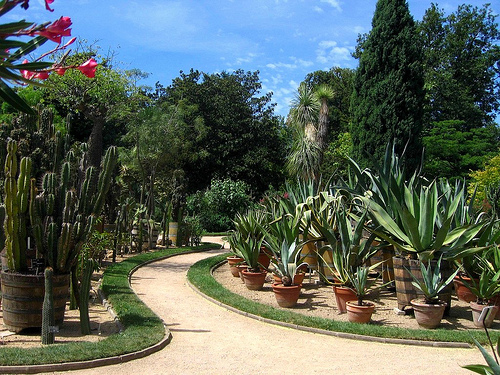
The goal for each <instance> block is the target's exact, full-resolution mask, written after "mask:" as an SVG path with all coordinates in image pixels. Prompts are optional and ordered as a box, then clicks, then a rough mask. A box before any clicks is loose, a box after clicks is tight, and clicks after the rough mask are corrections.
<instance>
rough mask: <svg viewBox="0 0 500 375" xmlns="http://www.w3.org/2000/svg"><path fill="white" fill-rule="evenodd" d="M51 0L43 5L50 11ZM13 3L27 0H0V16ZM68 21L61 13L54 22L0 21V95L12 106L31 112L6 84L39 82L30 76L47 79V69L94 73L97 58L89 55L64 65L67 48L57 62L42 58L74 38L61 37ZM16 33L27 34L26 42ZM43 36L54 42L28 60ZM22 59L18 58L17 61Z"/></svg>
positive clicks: (68, 31) (22, 3)
mask: <svg viewBox="0 0 500 375" xmlns="http://www.w3.org/2000/svg"><path fill="white" fill-rule="evenodd" d="M53 2H54V0H45V9H47V10H48V11H50V12H52V11H53V9H52V8H51V4H52V3H53ZM17 5H20V6H21V8H23V9H28V7H29V0H0V16H3V15H4V14H6V13H7V12H9V11H10V10H12V9H13V8H15V7H16V6H17ZM71 25H72V21H71V18H69V17H61V18H59V19H58V20H56V21H54V22H46V23H43V24H35V23H32V22H27V21H24V20H23V21H19V22H11V23H5V24H0V97H1V98H2V99H3V100H4V101H6V102H7V103H9V104H11V105H12V106H13V107H15V108H16V109H18V110H20V111H23V112H26V113H34V112H33V110H32V108H31V107H30V106H29V105H28V104H27V103H26V102H25V101H24V100H23V99H22V98H20V97H19V96H18V95H17V94H16V92H15V91H14V90H13V89H12V88H11V87H10V86H9V85H8V84H7V82H10V83H21V84H35V85H41V83H39V82H36V81H34V80H44V79H47V78H48V77H49V75H50V73H52V72H55V73H56V74H59V75H64V73H65V72H66V71H67V70H68V69H77V70H79V71H80V72H81V73H82V74H84V75H85V76H87V77H89V78H93V77H94V76H95V71H96V67H97V62H96V61H95V60H94V59H93V58H91V59H89V60H87V61H86V62H84V63H83V64H81V65H69V66H68V65H64V59H65V57H66V56H67V54H68V53H69V51H67V52H66V53H65V54H64V55H63V57H62V58H61V60H60V61H59V62H56V63H54V62H48V61H42V60H43V59H44V58H45V57H46V56H48V55H51V54H54V53H55V52H57V51H62V50H66V49H67V47H68V46H70V45H71V44H73V43H74V41H75V40H76V38H72V39H70V40H69V41H68V42H67V43H65V44H63V38H64V37H70V36H71ZM20 37H28V38H30V39H29V40H28V41H27V42H24V41H21V40H20ZM47 40H50V41H51V42H54V43H57V45H56V47H55V48H53V49H52V50H50V51H48V52H46V53H44V54H42V55H41V56H39V57H38V58H36V59H35V60H33V61H28V59H27V58H26V56H28V55H29V54H30V53H32V52H33V51H34V50H36V49H37V48H38V47H40V46H42V45H43V44H44V43H45V42H46V41H47ZM21 60H22V62H20V61H21Z"/></svg>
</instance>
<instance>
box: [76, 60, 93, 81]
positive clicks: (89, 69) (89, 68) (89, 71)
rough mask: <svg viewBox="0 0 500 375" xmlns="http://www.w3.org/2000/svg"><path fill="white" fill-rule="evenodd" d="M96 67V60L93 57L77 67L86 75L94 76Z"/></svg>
mask: <svg viewBox="0 0 500 375" xmlns="http://www.w3.org/2000/svg"><path fill="white" fill-rule="evenodd" d="M96 67H97V61H95V60H94V59H89V60H87V61H86V62H84V63H83V64H82V65H80V66H78V67H77V69H78V70H79V71H80V72H82V73H83V74H85V75H86V76H87V77H89V78H94V77H95V69H96Z"/></svg>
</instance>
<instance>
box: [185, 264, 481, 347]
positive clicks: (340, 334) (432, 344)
mask: <svg viewBox="0 0 500 375" xmlns="http://www.w3.org/2000/svg"><path fill="white" fill-rule="evenodd" d="M225 263H227V261H226V260H223V261H221V262H219V263H217V264H215V265H214V266H213V267H212V268H211V269H210V273H213V271H214V270H215V269H217V268H219V267H221V266H222V265H224V264H225ZM187 283H188V285H189V286H190V287H191V289H193V290H194V291H195V292H196V293H198V294H199V295H200V296H202V297H203V298H205V299H207V300H208V301H210V302H212V303H214V304H216V305H218V306H220V307H223V308H225V309H227V310H230V311H232V312H235V313H237V314H240V315H243V316H246V317H248V318H251V319H255V320H259V321H261V322H264V323H268V324H274V325H277V326H281V327H286V328H292V329H296V330H299V331H304V332H310V333H318V334H322V335H327V336H334V337H340V338H346V339H351V340H358V341H369V342H378V343H385V344H400V345H415V346H425V347H436V348H460V349H472V348H473V346H472V345H470V344H468V343H465V342H445V341H423V340H410V339H394V338H385V337H375V336H365V335H359V334H355V333H346V332H335V331H328V330H325V329H320V328H313V327H306V326H300V325H297V324H291V323H286V322H281V321H279V320H273V319H268V318H264V317H262V316H259V315H255V314H251V313H248V312H245V311H241V310H238V309H236V308H234V307H232V306H229V305H226V304H224V303H222V302H220V301H218V300H216V299H214V298H212V297H209V296H207V295H206V294H204V293H203V292H202V291H200V290H199V289H198V288H197V287H196V286H194V285H193V284H191V283H190V282H189V281H188V282H187Z"/></svg>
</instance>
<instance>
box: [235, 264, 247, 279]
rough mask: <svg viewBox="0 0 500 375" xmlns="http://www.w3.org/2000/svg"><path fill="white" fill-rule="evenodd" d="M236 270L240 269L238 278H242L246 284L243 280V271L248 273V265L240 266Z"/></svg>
mask: <svg viewBox="0 0 500 375" xmlns="http://www.w3.org/2000/svg"><path fill="white" fill-rule="evenodd" d="M236 268H237V269H238V276H239V277H240V279H241V282H242V283H244V282H245V280H243V274H242V271H246V270H247V269H248V266H247V265H246V264H238V265H237V266H236Z"/></svg>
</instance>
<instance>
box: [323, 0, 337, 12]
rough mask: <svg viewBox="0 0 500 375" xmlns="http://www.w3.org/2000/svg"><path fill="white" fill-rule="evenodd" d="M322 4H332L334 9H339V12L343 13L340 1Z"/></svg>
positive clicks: (330, 0) (327, 0)
mask: <svg viewBox="0 0 500 375" xmlns="http://www.w3.org/2000/svg"><path fill="white" fill-rule="evenodd" d="M321 2H322V3H327V4H330V5H331V6H332V7H334V8H335V9H337V10H338V11H339V12H342V8H341V7H340V2H339V1H338V0H321Z"/></svg>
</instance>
